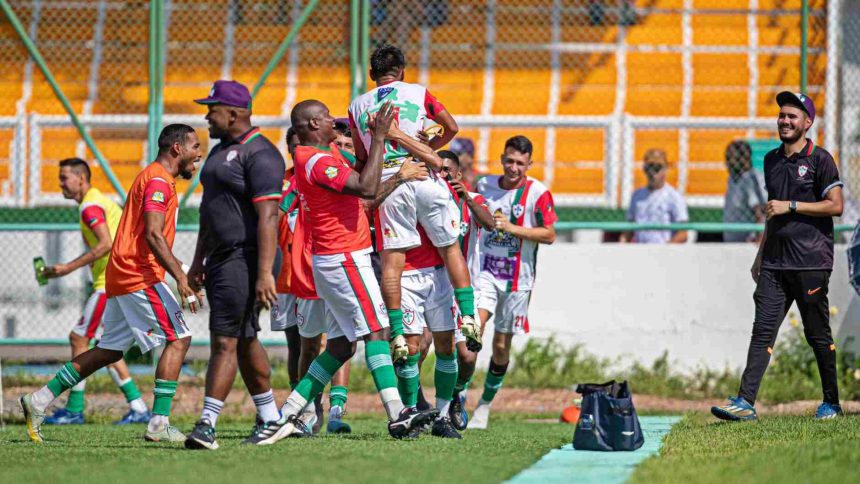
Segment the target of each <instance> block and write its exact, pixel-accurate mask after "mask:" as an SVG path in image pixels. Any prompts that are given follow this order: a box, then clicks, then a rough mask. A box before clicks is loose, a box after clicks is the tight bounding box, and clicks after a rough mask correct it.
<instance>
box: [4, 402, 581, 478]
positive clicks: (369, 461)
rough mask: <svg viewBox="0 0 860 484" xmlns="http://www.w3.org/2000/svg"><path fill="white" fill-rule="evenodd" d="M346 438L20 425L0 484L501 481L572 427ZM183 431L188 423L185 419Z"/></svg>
mask: <svg viewBox="0 0 860 484" xmlns="http://www.w3.org/2000/svg"><path fill="white" fill-rule="evenodd" d="M348 421H349V422H350V424H352V425H353V434H352V435H349V436H326V435H325V434H324V433H323V434H321V435H322V436H320V437H317V438H313V439H300V440H294V439H287V440H284V441H281V442H279V443H278V444H276V445H273V446H265V447H245V446H240V445H239V443H240V442H241V441H242V440H243V439H244V438H245V437H247V435H248V433H249V431H250V427H251V424H250V422H246V423H229V424H224V425H220V426H219V428H218V441H219V443H220V444H221V448H220V449H219V450H217V451H214V452H212V451H188V450H185V449H184V448H183V447H182V445H181V444H176V445H168V446H165V445H159V444H152V443H147V442H144V441H143V439H142V435H143V431H144V429H143V426H133V427H128V426H126V427H116V426H111V425H85V426H75V427H50V426H45V427H43V434H44V435H45V438H46V439H47V440H48V441H47V442H46V443H45V444H42V445H38V444H33V443H30V442H29V441H26V440H25V439H26V435H25V431H24V428H23V427H22V426H21V425H12V426H7V427H6V431H5V432H3V433H0V462H2V463H3V464H2V471H0V475H2V479H0V480H2V481H3V482H8V483H12V482H27V483H28V484H35V483H39V482H46V483H51V484H54V483H56V482H64V483H74V482H87V483H92V482H94V481H93V479H94V478H95V479H97V480H98V481H99V482H145V483H147V484H152V483H153V482H201V481H205V482H254V483H255V484H262V483H266V482H289V481H293V482H297V481H300V482H303V483H306V482H307V483H310V482H326V483H329V484H330V483H334V482H348V483H350V484H353V483H361V482H374V483H379V482H392V481H394V480H395V479H397V480H403V481H405V480H406V479H408V480H409V481H410V482H421V483H425V482H448V483H450V482H470V483H477V482H500V481H503V480H505V479H507V478H509V477H511V476H513V475H515V474H516V473H518V472H519V471H520V470H521V469H524V468H526V467H528V466H529V465H531V464H532V463H534V462H535V461H537V460H538V459H539V458H540V457H541V456H543V455H544V454H546V453H547V452H549V450H550V449H553V448H557V447H560V446H562V445H564V444H565V443H567V442H569V441H570V438H571V435H572V431H573V429H572V427H570V426H567V425H562V424H538V423H529V422H526V421H524V420H522V419H511V418H498V419H494V420H493V421H492V423H491V427H490V428H491V430H490V431H485V432H480V431H467V432H465V435H464V439H463V440H461V441H450V440H442V439H438V438H435V437H431V436H430V435H429V434H425V435H422V437H421V438H420V439H419V440H417V441H395V440H392V439H391V438H390V437H388V434H387V431H386V428H385V423H384V419H383V418H382V417H379V416H355V417H354V416H349V419H348ZM182 423H183V425H180V428H181V429H182V430H185V431H187V430H189V429H190V427H191V422H190V421H182Z"/></svg>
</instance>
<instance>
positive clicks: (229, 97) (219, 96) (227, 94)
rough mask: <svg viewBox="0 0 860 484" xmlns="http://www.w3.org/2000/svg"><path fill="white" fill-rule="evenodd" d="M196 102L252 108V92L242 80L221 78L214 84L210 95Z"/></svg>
mask: <svg viewBox="0 0 860 484" xmlns="http://www.w3.org/2000/svg"><path fill="white" fill-rule="evenodd" d="M194 102H196V103H197V104H226V105H227V106H236V107H237V108H246V109H251V93H250V92H248V88H247V87H245V85H244V84H242V83H240V82H236V81H227V80H224V79H221V80H219V81H215V84H213V85H212V89H210V90H209V96H208V97H205V98H203V99H195V100H194Z"/></svg>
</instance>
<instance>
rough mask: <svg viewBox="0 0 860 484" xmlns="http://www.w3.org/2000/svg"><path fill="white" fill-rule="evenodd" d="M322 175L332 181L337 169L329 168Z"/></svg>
mask: <svg viewBox="0 0 860 484" xmlns="http://www.w3.org/2000/svg"><path fill="white" fill-rule="evenodd" d="M324 173H325V176H327V177H329V179H332V178H334V177H336V176H337V168H336V167H334V166H330V167H328V168H326V169H325V172H324Z"/></svg>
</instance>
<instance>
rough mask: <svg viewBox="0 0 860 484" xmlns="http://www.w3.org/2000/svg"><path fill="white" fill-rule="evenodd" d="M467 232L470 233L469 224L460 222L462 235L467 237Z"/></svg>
mask: <svg viewBox="0 0 860 484" xmlns="http://www.w3.org/2000/svg"><path fill="white" fill-rule="evenodd" d="M467 233H469V224H467V223H466V222H460V235H461V236H463V237H465V236H466V234H467Z"/></svg>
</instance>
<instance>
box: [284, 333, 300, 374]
mask: <svg viewBox="0 0 860 484" xmlns="http://www.w3.org/2000/svg"><path fill="white" fill-rule="evenodd" d="M284 334H285V335H286V338H287V374H288V375H289V378H290V389H293V388H295V387H296V383H298V382H299V356H300V355H301V353H302V346H301V345H302V339H301V336H299V327H298V326H291V327H289V328H287V329H286V331H284Z"/></svg>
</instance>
